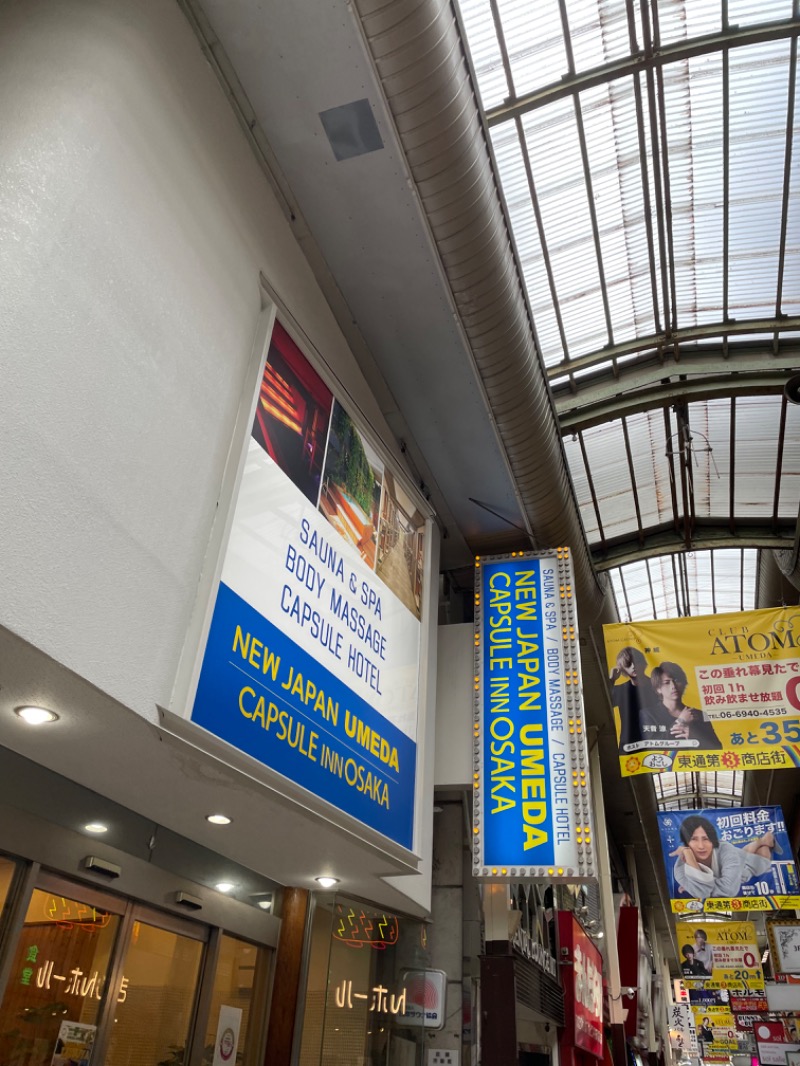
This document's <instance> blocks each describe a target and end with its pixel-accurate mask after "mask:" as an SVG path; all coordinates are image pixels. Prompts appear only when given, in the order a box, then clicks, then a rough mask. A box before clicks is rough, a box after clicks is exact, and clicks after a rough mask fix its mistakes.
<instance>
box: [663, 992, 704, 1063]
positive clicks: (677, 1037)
mask: <svg viewBox="0 0 800 1066" xmlns="http://www.w3.org/2000/svg"><path fill="white" fill-rule="evenodd" d="M667 1021H668V1025H669V1044H670V1047H672V1048H675V1050H676V1051H682V1052H685V1053H686V1054H689V1055H697V1054H698V1053H699V1047H698V1043H697V1031H696V1029H695V1023H694V1017H693V1015H692V1011H691V1008H690V1007H689V1004H688V1003H672V1004H670V1006H669V1008H668V1011H667Z"/></svg>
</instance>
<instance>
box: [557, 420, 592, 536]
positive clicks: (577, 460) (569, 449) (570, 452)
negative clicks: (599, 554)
mask: <svg viewBox="0 0 800 1066" xmlns="http://www.w3.org/2000/svg"><path fill="white" fill-rule="evenodd" d="M564 452H565V453H566V457H567V465H568V466H569V472H570V475H571V477H572V484H573V487H574V489H575V497H576V499H577V501H578V509H579V510H580V514H581V521H582V522H583V528H584V529H585V530H586V537H587V539H588V540H589V542H590V543H597V542H598V541H599V540H600V527H599V526H598V524H597V513H596V511H595V509H594V503H593V501H592V490H591V486H590V484H589V478H588V475H587V471H586V464H585V463H584V461H583V455H582V453H581V447H580V443H579V441H578V437H577V435H575V436H572V437H565V438H564Z"/></svg>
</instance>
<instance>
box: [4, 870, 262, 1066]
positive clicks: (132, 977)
mask: <svg viewBox="0 0 800 1066" xmlns="http://www.w3.org/2000/svg"><path fill="white" fill-rule="evenodd" d="M2 874H3V867H2V865H0V904H2V902H3V900H2V896H3V895H4V894H5V893H4V885H5V882H4V880H3V879H2ZM6 880H10V875H9V877H7V878H6ZM20 906H21V907H22V908H24V909H25V916H24V919H23V918H22V915H21V914H19V915H18V918H17V920H18V921H19V922H20V923H21V927H20V930H19V933H18V934H17V935H16V942H15V943H14V945H13V947H12V946H9V955H10V956H11V963H10V967H9V968H8V970H6V966H5V963H4V960H0V962H2V963H3V965H2V966H0V973H5V972H8V979H7V983H6V985H5V991H4V992H3V996H2V1001H0V1066H189V1064H190V1061H191V1062H192V1063H194V1064H196V1066H200V1064H205V1063H211V1061H212V1059H213V1057H214V1054H215V1051H216V1050H217V1048H218V1049H219V1054H220V1056H221V1058H222V1061H227V1059H228V1058H230V1059H231V1063H232V1066H233V1064H237V1066H257V1064H258V1063H259V1062H261V1061H263V1054H264V1053H263V1043H264V1035H265V1034H264V1024H263V1023H264V1016H265V1012H266V1004H267V999H268V985H269V973H270V960H271V952H270V951H269V950H268V949H266V948H265V947H263V946H259V945H257V944H253V943H250V942H247V941H245V940H240V939H239V938H237V937H234V936H231V935H230V934H227V933H224V932H223V931H222V930H221V929H214V930H212V929H211V928H209V927H208V926H206V925H203V924H201V923H200V922H194V921H190V920H188V919H185V918H182V917H179V916H177V915H172V914H167V913H164V912H162V911H158V910H155V909H153V908H150V907H147V906H145V905H143V904H140V903H134V902H132V901H128V900H125V899H121V898H118V897H116V896H112V895H110V894H108V893H105V892H101V891H99V890H97V889H94V888H91V887H89V886H85V885H79V884H74V883H72V882H70V881H67V880H65V879H63V878H61V877H57V876H56V875H53V874H48V873H40V874H39V877H38V880H37V882H36V887H35V888H34V889H33V890H32V895H31V897H30V900H29V901H28V902H27V904H26V902H25V901H24V900H22V901H20Z"/></svg>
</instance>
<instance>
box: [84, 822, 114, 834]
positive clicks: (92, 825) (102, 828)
mask: <svg viewBox="0 0 800 1066" xmlns="http://www.w3.org/2000/svg"><path fill="white" fill-rule="evenodd" d="M83 828H84V829H85V830H86V832H87V833H107V832H108V826H107V825H103V823H102V822H89V824H88V825H85V826H84V827H83Z"/></svg>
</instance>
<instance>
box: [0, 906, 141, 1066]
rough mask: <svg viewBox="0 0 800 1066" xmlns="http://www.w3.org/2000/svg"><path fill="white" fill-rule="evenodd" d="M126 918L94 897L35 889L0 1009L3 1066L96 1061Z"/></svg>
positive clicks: (42, 1065)
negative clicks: (95, 1051)
mask: <svg viewBox="0 0 800 1066" xmlns="http://www.w3.org/2000/svg"><path fill="white" fill-rule="evenodd" d="M120 920H121V915H120V914H119V913H117V914H114V913H112V912H111V911H110V910H108V909H106V908H103V907H100V906H97V905H96V903H95V900H94V898H93V894H92V893H91V892H89V893H81V892H79V891H75V892H71V893H69V894H67V893H66V892H62V891H60V890H58V891H55V890H49V889H47V888H36V889H34V891H33V895H32V896H31V900H30V903H29V905H28V910H27V913H26V915H25V922H24V925H23V928H22V931H21V933H20V936H19V940H18V943H17V948H16V953H15V955H14V959H13V962H12V966H11V973H10V976H9V980H8V985H7V987H6V992H5V995H4V997H3V1002H2V1004H1V1005H0V1063H2V1064H3V1066H61V1064H62V1063H64V1062H66V1061H69V1060H70V1059H72V1060H73V1061H77V1062H81V1061H83V1060H86V1059H87V1058H90V1057H91V1054H92V1050H93V1047H94V1044H95V1041H96V1036H97V1026H98V1020H99V1017H100V1012H101V1008H102V1006H103V1004H104V1002H105V1000H106V998H107V996H108V990H109V980H108V977H109V969H110V960H111V954H112V950H113V947H114V943H115V941H116V938H117V933H118V930H119V925H120Z"/></svg>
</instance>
